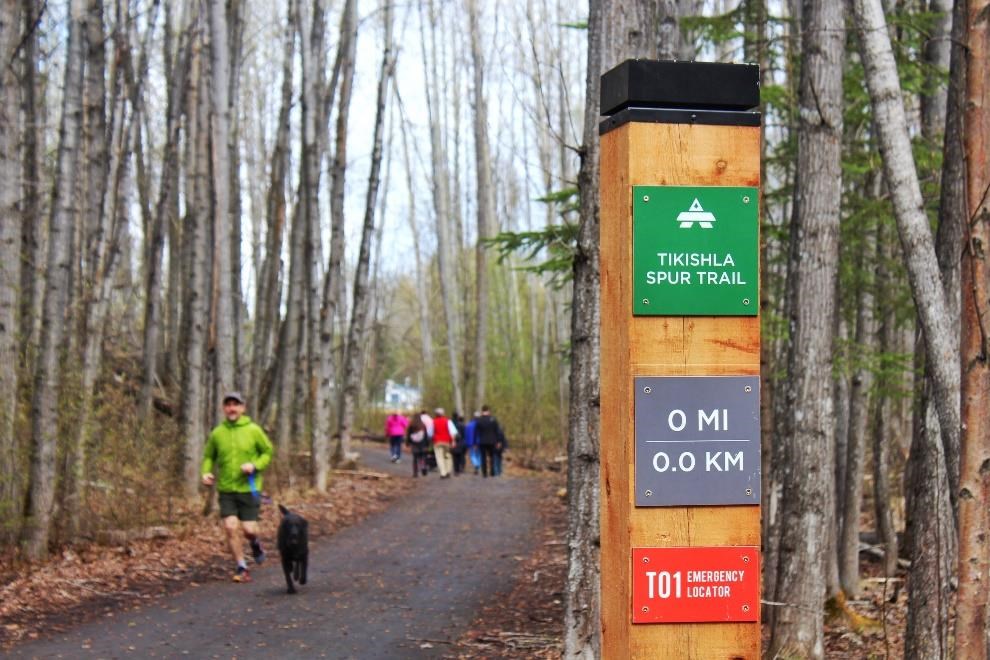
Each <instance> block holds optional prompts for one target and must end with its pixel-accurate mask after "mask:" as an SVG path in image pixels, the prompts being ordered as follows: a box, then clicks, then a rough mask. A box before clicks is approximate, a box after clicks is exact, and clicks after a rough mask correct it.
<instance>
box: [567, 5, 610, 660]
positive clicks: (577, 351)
mask: <svg viewBox="0 0 990 660" xmlns="http://www.w3.org/2000/svg"><path fill="white" fill-rule="evenodd" d="M603 4H605V3H600V2H597V1H595V0H592V2H591V3H590V5H589V16H588V52H587V70H586V71H587V73H586V76H587V77H586V80H585V88H584V89H585V98H584V129H583V132H582V147H581V152H580V156H581V166H580V169H579V170H578V195H579V203H580V210H579V213H580V225H579V227H578V237H577V246H576V248H577V249H576V252H575V255H574V267H573V268H574V269H573V277H574V294H573V299H572V303H571V384H570V398H569V401H568V405H569V407H570V413H571V414H570V419H569V423H568V429H567V598H566V600H565V604H564V657H565V658H568V659H577V658H581V659H584V660H593V659H595V658H598V657H599V656H600V655H601V620H600V619H601V565H600V561H601V560H600V548H601V524H600V520H599V510H600V502H601V496H600V493H599V467H600V453H599V428H598V421H599V416H600V415H599V406H600V398H599V389H598V372H599V364H600V337H599V325H600V320H601V304H600V295H601V292H600V289H599V287H600V284H599V282H600V279H599V278H600V271H599V246H598V234H599V231H598V229H599V196H598V179H599V156H600V151H599V144H598V116H599V114H600V103H599V92H600V89H601V74H602V73H603V72H604V71H605V70H606V69H607V68H608V67H609V66H610V65H614V64H617V63H618V62H621V61H622V59H620V53H619V52H617V51H619V44H617V43H615V42H614V41H613V37H612V36H611V34H610V33H609V32H608V31H607V30H608V20H607V19H608V18H610V17H608V16H606V15H605V14H606V11H605V10H606V7H607V5H606V6H603Z"/></svg>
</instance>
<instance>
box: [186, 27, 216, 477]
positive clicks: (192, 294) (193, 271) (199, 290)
mask: <svg viewBox="0 0 990 660" xmlns="http://www.w3.org/2000/svg"><path fill="white" fill-rule="evenodd" d="M195 29H196V33H195V35H194V36H193V37H192V38H193V39H194V47H193V49H192V52H191V54H190V64H189V95H188V97H187V99H186V108H187V110H186V116H187V120H186V121H187V131H188V138H187V140H186V181H187V185H186V194H187V195H188V196H189V199H190V200H191V202H192V203H191V204H190V205H188V206H187V208H186V215H185V218H184V225H185V226H184V227H183V233H182V237H183V246H182V249H183V255H184V259H183V260H184V261H185V262H186V269H187V270H186V285H185V292H186V294H185V305H184V308H183V311H182V330H181V335H182V336H181V341H180V343H179V346H180V352H181V353H182V355H183V358H184V360H183V361H184V365H185V366H184V369H183V372H182V390H181V392H182V394H181V407H180V410H181V412H180V418H179V424H180V428H181V431H182V438H183V451H182V463H183V484H184V489H183V490H184V492H185V493H186V495H187V496H192V495H194V494H195V493H196V492H197V488H198V486H199V464H200V461H201V460H202V453H203V452H202V447H203V441H204V437H205V435H206V424H205V423H204V416H203V412H204V408H205V405H206V398H207V397H206V390H205V385H206V383H205V378H206V373H205V372H206V341H207V327H206V326H207V324H208V323H209V305H208V300H207V298H206V291H207V290H208V289H207V287H208V282H209V255H208V254H207V246H208V243H209V241H208V239H207V236H208V235H209V232H208V227H207V223H208V215H207V210H208V209H209V208H210V203H209V199H210V197H209V195H210V189H209V185H208V183H207V182H208V180H209V175H208V172H209V147H208V145H209V118H208V114H207V111H206V109H207V107H208V106H207V103H208V99H206V98H205V90H206V81H205V76H204V72H203V68H204V61H203V60H204V58H203V52H202V51H203V34H202V30H203V19H202V18H201V17H197V20H196V23H195Z"/></svg>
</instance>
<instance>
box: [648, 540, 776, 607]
mask: <svg viewBox="0 0 990 660" xmlns="http://www.w3.org/2000/svg"><path fill="white" fill-rule="evenodd" d="M632 608H633V611H632V621H633V623H699V622H706V621H758V620H759V615H760V549H759V548H758V547H757V546H725V547H692V548H633V549H632Z"/></svg>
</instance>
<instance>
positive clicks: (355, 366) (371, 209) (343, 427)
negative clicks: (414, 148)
mask: <svg viewBox="0 0 990 660" xmlns="http://www.w3.org/2000/svg"><path fill="white" fill-rule="evenodd" d="M382 16H383V20H384V21H385V44H384V49H383V51H384V52H383V53H382V64H381V70H380V72H379V78H378V95H377V108H376V111H375V128H374V137H373V138H372V144H373V147H372V151H371V171H370V172H369V174H368V194H367V197H366V199H365V207H364V224H363V226H362V229H361V247H360V249H359V251H358V261H357V270H356V272H355V273H354V302H353V306H352V310H353V311H352V313H351V324H350V328H349V330H348V337H347V347H346V349H345V357H344V377H343V385H344V387H343V393H342V395H341V403H340V426H339V430H340V446H341V448H342V451H345V452H346V450H347V449H348V448H349V447H350V436H351V425H352V424H353V423H354V413H355V411H356V408H357V405H356V404H357V398H358V388H359V385H360V382H361V353H362V351H363V349H364V337H363V330H364V327H365V320H366V318H367V316H368V303H369V301H368V280H369V272H370V259H371V239H372V235H373V234H374V231H375V206H376V202H377V201H378V186H379V180H380V179H379V173H380V171H381V162H382V134H383V132H384V126H385V103H386V100H387V99H388V85H389V80H390V79H391V77H392V70H393V68H394V66H395V58H394V56H393V54H392V5H391V0H384V5H383V8H382ZM344 456H345V457H346V456H347V454H346V453H345V454H344ZM324 479H325V477H324Z"/></svg>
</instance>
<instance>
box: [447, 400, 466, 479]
mask: <svg viewBox="0 0 990 660" xmlns="http://www.w3.org/2000/svg"><path fill="white" fill-rule="evenodd" d="M450 419H451V421H453V422H454V428H456V429H457V437H455V438H454V446H453V447H452V448H451V450H450V453H451V455H452V456H453V457H454V476H457V475H459V474H462V473H463V472H464V459H465V458H466V456H467V444H466V443H465V439H464V418H463V417H462V416H461V414H460V413H459V412H455V413H454V414H453V416H452V417H451V418H450Z"/></svg>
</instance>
